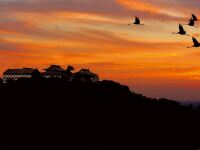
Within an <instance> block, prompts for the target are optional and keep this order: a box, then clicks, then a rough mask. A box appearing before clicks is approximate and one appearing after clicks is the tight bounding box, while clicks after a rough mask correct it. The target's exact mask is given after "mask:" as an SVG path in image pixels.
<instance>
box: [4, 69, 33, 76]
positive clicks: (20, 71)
mask: <svg viewBox="0 0 200 150" xmlns="http://www.w3.org/2000/svg"><path fill="white" fill-rule="evenodd" d="M35 71H37V69H33V68H22V69H8V70H6V71H5V72H4V73H3V74H4V75H6V74H32V73H33V72H35Z"/></svg>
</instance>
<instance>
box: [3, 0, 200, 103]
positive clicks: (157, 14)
mask: <svg viewBox="0 0 200 150" xmlns="http://www.w3.org/2000/svg"><path fill="white" fill-rule="evenodd" d="M199 5H200V2H197V1H196V0H191V1H188V0H177V1H172V0H168V1H166V0H101V1H95V0H57V1H55V0H0V63H1V67H0V72H1V74H2V73H3V71H5V70H6V69H7V68H21V67H24V66H25V67H34V68H39V69H40V70H42V69H43V68H46V67H48V66H49V65H50V64H58V65H61V66H63V67H65V68H66V66H67V65H68V64H70V65H74V66H75V67H76V70H78V69H79V68H80V67H85V68H91V70H92V71H94V72H96V73H98V74H99V75H100V77H101V78H102V79H112V80H115V81H118V82H120V83H122V84H127V85H128V86H129V87H130V88H131V89H132V90H133V91H135V92H138V93H142V94H144V95H146V96H150V97H156V98H159V97H166V98H171V99H176V100H182V101H185V100H194V101H200V93H199V90H200V62H199V58H200V52H199V50H200V49H198V48H194V49H187V48H186V47H187V46H190V45H192V40H191V37H187V36H179V35H172V34H171V33H172V32H176V31H177V30H178V24H179V23H182V24H186V23H187V21H188V20H189V19H190V17H191V13H195V14H197V15H198V16H200V13H199V12H200V10H199V8H198V6H199ZM136 15H137V16H140V18H141V20H142V23H144V24H145V25H144V26H128V25H127V24H128V23H131V22H132V19H133V18H134V16H136ZM198 24H199V23H198ZM185 29H186V30H187V31H188V33H189V34H190V35H192V36H195V37H196V38H197V39H199V40H200V31H199V29H196V28H191V27H188V26H185Z"/></svg>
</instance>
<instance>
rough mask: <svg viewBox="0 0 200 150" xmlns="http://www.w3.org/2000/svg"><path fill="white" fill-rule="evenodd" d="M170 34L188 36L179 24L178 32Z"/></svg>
mask: <svg viewBox="0 0 200 150" xmlns="http://www.w3.org/2000/svg"><path fill="white" fill-rule="evenodd" d="M172 34H180V35H188V34H187V32H186V31H185V30H184V28H183V26H182V25H181V24H179V32H172ZM188 36H190V35H188Z"/></svg>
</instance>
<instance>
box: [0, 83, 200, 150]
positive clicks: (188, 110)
mask: <svg viewBox="0 0 200 150" xmlns="http://www.w3.org/2000/svg"><path fill="white" fill-rule="evenodd" d="M0 107H1V109H0V110H1V116H0V117H1V124H2V127H1V132H0V133H1V134H0V137H1V138H2V140H1V142H0V143H1V145H0V146H1V147H0V148H2V149H8V150H9V149H10V150H12V149H27V150H29V149H34V150H35V149H70V150H71V149H74V150H75V149H76V150H77V149H78V150H129V149H130V150H133V149H136V150H143V149H154V150H197V149H198V148H200V122H199V121H200V107H199V108H197V109H194V108H193V107H192V106H182V105H180V104H179V103H178V102H176V101H172V100H167V99H160V100H157V99H150V98H147V97H145V96H143V95H140V94H136V93H133V92H131V91H130V90H129V88H128V87H127V86H123V85H120V84H118V83H115V82H113V81H101V82H98V83H87V82H85V83H83V82H67V81H65V80H61V79H48V80H45V79H42V80H20V81H16V82H10V83H8V84H1V85H0Z"/></svg>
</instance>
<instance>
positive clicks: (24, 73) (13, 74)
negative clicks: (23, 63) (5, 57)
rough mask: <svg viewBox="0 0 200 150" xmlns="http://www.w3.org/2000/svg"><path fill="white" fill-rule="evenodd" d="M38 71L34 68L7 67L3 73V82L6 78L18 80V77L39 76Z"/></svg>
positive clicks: (29, 77)
mask: <svg viewBox="0 0 200 150" xmlns="http://www.w3.org/2000/svg"><path fill="white" fill-rule="evenodd" d="M39 76H40V72H39V71H38V69H36V68H21V69H7V70H6V71H5V72H4V73H3V83H6V82H7V81H8V80H15V81H16V80H18V79H21V78H23V79H31V78H35V77H39Z"/></svg>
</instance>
